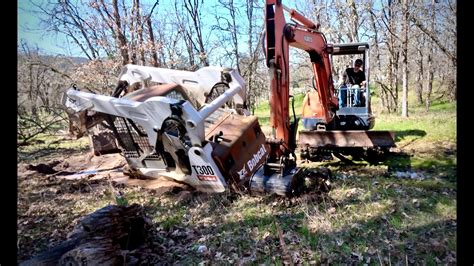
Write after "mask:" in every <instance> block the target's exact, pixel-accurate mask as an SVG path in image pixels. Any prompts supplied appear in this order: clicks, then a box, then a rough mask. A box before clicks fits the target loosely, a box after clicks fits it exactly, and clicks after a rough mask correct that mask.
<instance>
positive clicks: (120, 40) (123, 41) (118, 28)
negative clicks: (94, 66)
mask: <svg viewBox="0 0 474 266" xmlns="http://www.w3.org/2000/svg"><path fill="white" fill-rule="evenodd" d="M112 6H113V9H114V23H115V32H116V38H117V46H118V48H119V50H120V54H121V55H122V64H123V65H126V64H128V63H129V62H130V58H129V56H128V47H127V38H126V37H125V35H124V34H123V32H122V23H121V20H120V13H119V9H118V3H117V0H112Z"/></svg>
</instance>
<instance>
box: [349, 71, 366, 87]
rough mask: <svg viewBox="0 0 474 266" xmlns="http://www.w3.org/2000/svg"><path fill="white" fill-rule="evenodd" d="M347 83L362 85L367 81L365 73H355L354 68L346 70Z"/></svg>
mask: <svg viewBox="0 0 474 266" xmlns="http://www.w3.org/2000/svg"><path fill="white" fill-rule="evenodd" d="M346 75H347V79H346V83H347V82H348V83H350V84H351V85H360V84H361V83H362V81H364V80H365V73H364V71H362V70H359V72H354V68H353V67H350V68H347V69H346Z"/></svg>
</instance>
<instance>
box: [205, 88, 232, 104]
mask: <svg viewBox="0 0 474 266" xmlns="http://www.w3.org/2000/svg"><path fill="white" fill-rule="evenodd" d="M228 89H229V86H228V85H227V84H225V83H217V84H216V85H214V87H212V89H211V91H210V92H209V93H208V94H207V95H206V103H210V102H212V101H214V100H215V99H216V98H217V97H219V96H221V95H222V94H224V92H225V91H226V90H228ZM225 107H228V108H233V101H232V100H229V101H228V102H226V104H225Z"/></svg>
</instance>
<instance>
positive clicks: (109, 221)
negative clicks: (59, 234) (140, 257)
mask: <svg viewBox="0 0 474 266" xmlns="http://www.w3.org/2000/svg"><path fill="white" fill-rule="evenodd" d="M149 228H150V224H149V222H148V221H147V218H146V217H145V216H144V211H143V208H142V206H140V205H138V204H133V205H130V206H118V205H109V206H106V207H104V208H102V209H99V210H98V211H95V212H94V213H92V214H89V215H87V216H86V217H84V218H83V219H82V220H81V222H80V223H79V224H78V225H77V226H76V228H75V229H74V230H73V232H72V233H71V235H70V236H69V237H68V239H67V240H66V241H64V242H63V243H61V244H60V245H58V246H56V247H54V248H52V249H50V250H47V251H45V252H43V253H41V254H39V255H38V256H36V257H34V258H32V259H30V260H28V261H25V262H22V263H21V264H20V265H57V264H59V265H65V264H66V265H123V264H124V263H126V261H125V260H124V257H123V256H122V254H121V251H122V250H134V249H137V248H139V247H140V246H142V245H143V244H147V242H148V237H147V230H149Z"/></svg>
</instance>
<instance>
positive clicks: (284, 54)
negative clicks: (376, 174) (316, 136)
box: [265, 0, 338, 157]
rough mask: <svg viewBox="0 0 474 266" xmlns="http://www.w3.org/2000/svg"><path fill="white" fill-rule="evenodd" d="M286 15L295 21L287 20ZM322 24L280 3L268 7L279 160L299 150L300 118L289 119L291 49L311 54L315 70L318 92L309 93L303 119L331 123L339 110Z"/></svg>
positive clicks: (268, 50) (272, 100) (268, 44)
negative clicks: (298, 119)
mask: <svg viewBox="0 0 474 266" xmlns="http://www.w3.org/2000/svg"><path fill="white" fill-rule="evenodd" d="M284 12H287V13H288V14H289V15H290V18H291V19H292V20H293V21H296V22H298V23H294V24H290V23H287V22H286V20H285V15H284ZM318 29H319V25H315V24H314V23H313V22H311V21H309V20H308V19H306V18H305V17H304V16H303V15H301V14H300V13H298V12H297V11H296V10H294V9H289V8H287V7H286V6H284V5H283V4H282V3H281V1H279V0H267V1H266V7H265V31H266V46H265V53H266V64H267V67H268V68H269V73H270V79H271V81H270V93H271V97H270V109H271V115H270V122H271V124H272V127H273V129H274V132H275V136H274V139H273V140H270V141H271V142H274V143H281V145H280V150H273V153H274V154H275V157H279V156H281V155H285V154H289V153H293V152H294V150H295V148H296V130H297V123H298V121H297V119H296V118H295V119H294V120H293V121H291V122H290V117H289V98H290V94H289V47H290V46H292V47H296V48H298V49H302V50H304V51H307V52H308V54H309V56H310V59H311V63H312V68H313V73H314V82H315V83H314V85H315V89H316V90H315V91H313V92H311V93H309V94H308V95H307V96H306V98H305V101H304V104H305V105H306V106H307V105H311V106H310V107H309V108H304V110H307V111H304V112H303V118H305V117H314V118H316V119H319V120H320V121H321V122H322V123H324V124H329V123H330V122H331V121H332V119H333V117H334V110H335V109H337V108H338V102H337V98H336V97H335V94H334V87H333V82H332V75H331V65H330V61H329V60H330V59H329V55H330V53H331V52H332V46H331V45H329V44H327V43H326V39H325V37H324V35H323V34H322V33H321V32H319V30H318Z"/></svg>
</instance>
